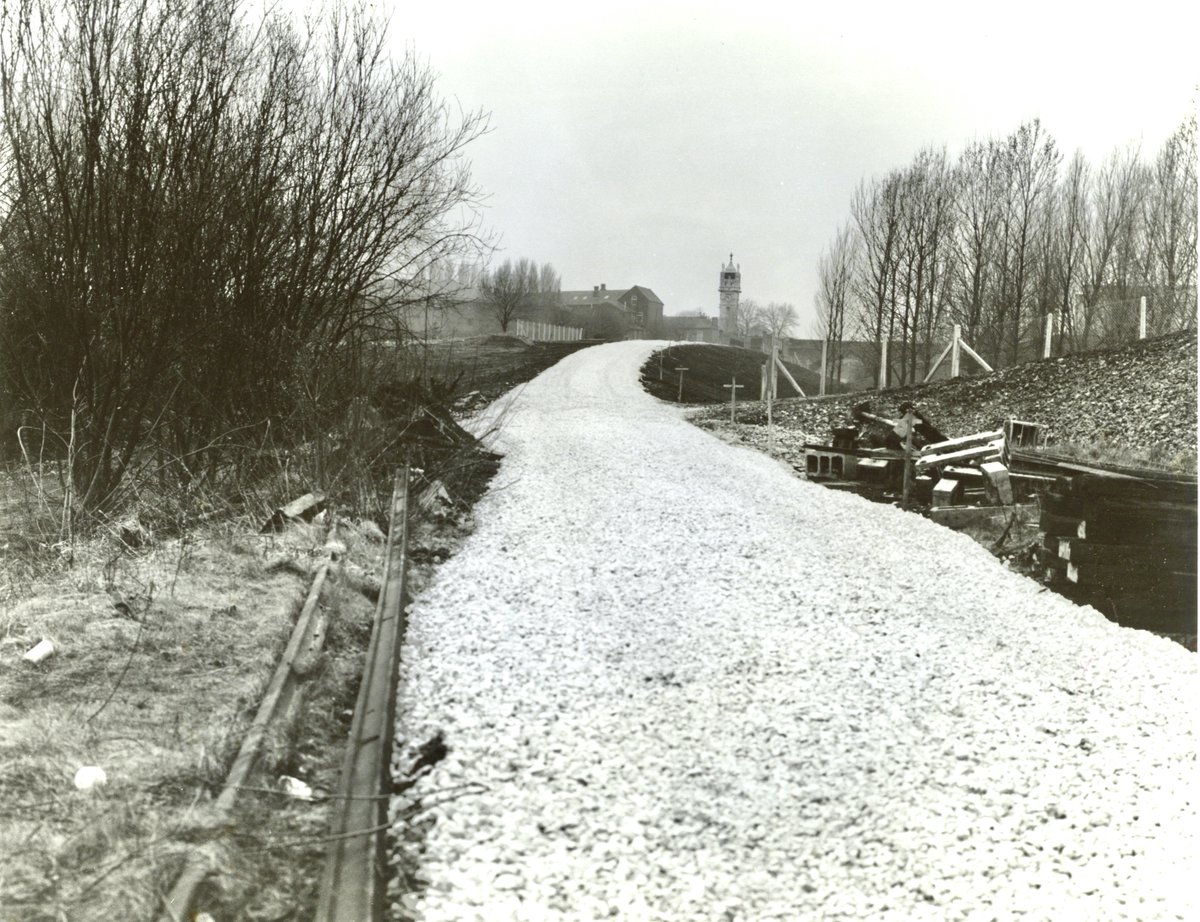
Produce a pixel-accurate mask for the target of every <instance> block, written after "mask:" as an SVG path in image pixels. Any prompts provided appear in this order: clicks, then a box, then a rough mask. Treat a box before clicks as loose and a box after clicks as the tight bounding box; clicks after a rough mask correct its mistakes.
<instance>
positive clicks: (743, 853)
mask: <svg viewBox="0 0 1200 922" xmlns="http://www.w3.org/2000/svg"><path fill="white" fill-rule="evenodd" d="M655 347H656V344H654V343H647V342H636V343H620V344H613V345H608V346H601V347H596V348H592V349H587V350H584V351H582V352H578V353H576V354H574V355H572V356H569V357H568V358H566V359H564V360H563V361H562V362H560V363H559V364H558V365H556V366H554V367H553V368H551V369H550V370H548V371H546V372H545V373H543V374H542V375H541V376H540V377H538V378H537V379H535V380H534V381H533V382H531V383H530V384H528V385H527V386H525V387H524V388H523V389H521V390H519V391H517V392H514V393H512V394H509V395H507V396H506V397H505V398H503V399H502V400H501V401H498V402H497V404H496V405H494V406H493V408H491V411H490V414H489V415H488V416H487V418H486V419H485V420H484V421H483V424H484V425H486V424H487V423H488V422H495V421H496V420H500V421H501V422H502V424H503V425H502V430H501V434H500V438H499V441H498V447H499V449H500V450H502V451H503V452H505V459H504V462H503V465H502V467H501V469H500V472H499V474H498V475H497V477H496V480H495V482H494V485H493V487H492V488H491V490H490V492H489V493H488V495H487V496H486V497H485V498H484V499H483V500H482V501H481V503H480V504H479V506H478V507H477V510H476V517H477V520H478V527H477V529H476V531H475V532H474V534H473V535H472V536H471V537H470V538H469V539H468V540H467V542H466V543H465V545H464V546H463V547H462V549H461V550H460V551H459V553H458V554H457V555H455V556H454V557H453V558H451V559H450V560H449V561H448V562H447V563H446V564H445V565H444V566H443V567H442V568H441V570H440V572H439V574H438V577H437V580H436V582H435V583H434V585H433V586H432V587H431V588H430V589H429V590H428V591H426V592H425V593H424V595H423V596H422V597H420V598H419V599H417V600H416V602H415V603H414V604H413V606H412V608H411V613H410V616H409V634H408V639H407V642H406V646H405V649H404V652H403V665H402V669H403V672H404V674H403V681H402V686H401V697H400V702H399V707H400V711H399V713H400V715H401V717H400V727H399V736H400V738H401V739H407V740H411V741H412V742H413V743H414V744H415V743H419V742H420V741H422V740H424V739H427V738H428V736H429V735H430V734H431V733H433V732H434V731H435V730H441V731H443V733H444V734H445V740H446V742H447V744H448V746H449V750H450V752H449V755H448V757H447V758H446V759H445V760H444V761H442V762H441V763H439V764H438V765H437V766H436V768H435V769H434V770H432V771H431V772H429V773H428V774H426V775H424V776H423V777H422V778H421V779H420V780H419V781H418V782H417V784H416V785H415V786H414V788H413V789H412V790H411V791H410V792H409V793H408V795H407V796H406V798H405V800H404V803H403V804H400V803H398V804H397V805H396V808H397V810H399V809H401V808H403V807H405V806H409V805H411V804H412V803H414V802H416V803H418V804H422V805H424V806H425V807H426V809H425V811H424V812H423V813H422V814H420V816H421V821H420V828H421V829H422V830H423V833H424V841H423V851H422V852H421V853H420V854H416V853H410V854H404V855H398V856H397V859H398V860H400V859H403V860H404V861H406V862H408V863H409V864H412V863H414V862H415V863H417V864H419V865H420V867H421V875H422V876H423V877H424V878H425V879H426V880H427V886H425V887H424V888H423V889H422V891H421V892H420V893H417V894H410V895H408V896H405V897H399V896H397V895H394V899H396V902H397V906H396V908H397V909H398V908H400V907H401V906H402V907H403V912H404V914H406V915H408V916H410V917H417V918H424V919H430V920H439V922H445V920H458V919H480V920H484V919H486V920H497V919H528V920H535V919H564V920H565V919H581V920H590V919H599V918H608V917H610V916H611V917H620V918H623V919H634V920H642V919H645V920H650V919H655V920H658V919H661V920H691V919H696V920H713V919H730V920H732V919H739V920H741V919H744V920H766V919H780V920H783V919H789V920H790V919H806V918H827V919H839V918H844V919H861V918H871V919H888V918H890V919H905V920H908V919H952V918H1011V917H1014V916H1027V917H1030V918H1046V919H1084V918H1086V919H1117V918H1143V919H1158V918H1187V917H1189V916H1191V915H1192V914H1193V912H1194V910H1195V908H1196V907H1195V904H1194V902H1193V899H1192V897H1191V894H1190V890H1191V883H1192V880H1191V877H1190V876H1189V874H1190V872H1191V871H1194V868H1195V864H1194V858H1195V854H1196V853H1195V840H1194V838H1193V832H1192V827H1193V826H1194V825H1195V819H1196V809H1195V803H1194V800H1193V793H1192V791H1191V790H1190V781H1191V780H1192V778H1193V776H1194V766H1195V736H1194V725H1193V718H1192V714H1191V709H1192V702H1195V701H1196V700H1197V690H1198V686H1200V683H1198V682H1197V669H1196V658H1195V656H1194V655H1193V654H1189V653H1188V652H1187V651H1185V650H1183V649H1182V648H1180V647H1179V646H1178V645H1176V644H1173V643H1171V642H1170V641H1167V640H1163V639H1161V638H1158V637H1155V636H1153V635H1150V634H1146V633H1143V632H1138V631H1131V630H1127V629H1123V628H1120V627H1117V626H1116V625H1113V624H1111V623H1110V622H1108V621H1107V620H1105V619H1104V618H1103V617H1102V616H1101V615H1100V614H1098V613H1097V612H1095V611H1093V610H1091V609H1088V608H1079V607H1077V606H1075V605H1073V604H1071V603H1070V602H1068V601H1066V600H1064V599H1062V598H1060V597H1058V596H1056V595H1054V594H1052V593H1049V592H1045V591H1043V590H1042V589H1041V587H1040V586H1038V585H1037V584H1036V583H1034V582H1032V581H1030V580H1028V579H1026V578H1024V577H1022V576H1019V575H1017V574H1014V573H1011V572H1009V571H1007V570H1005V569H1004V568H1003V567H1002V566H1000V565H999V564H998V563H997V562H996V561H995V560H994V559H993V558H992V557H991V556H990V555H989V554H988V553H987V552H986V551H985V550H984V549H982V548H980V547H978V546H977V545H976V544H975V543H973V542H972V541H970V540H969V539H967V538H965V537H963V536H961V535H958V534H956V533H953V532H950V531H947V530H944V529H941V528H939V527H937V526H935V525H933V524H931V523H930V522H928V521H926V520H924V519H922V518H920V517H919V516H916V515H913V514H908V513H904V512H900V511H899V510H897V509H894V508H891V507H887V506H882V505H877V504H872V503H868V502H866V501H863V500H861V499H859V498H857V497H854V496H850V495H846V494H841V493H835V492H832V491H828V490H825V489H822V488H821V487H818V486H815V485H812V484H809V483H806V482H804V481H802V480H800V479H798V478H796V477H795V476H793V475H792V474H791V472H790V471H788V470H787V469H785V468H784V467H783V466H781V465H779V464H778V463H776V462H774V461H772V460H771V459H769V458H767V457H765V456H763V455H760V454H757V453H754V452H751V451H749V450H743V449H739V448H735V447H731V446H728V445H725V444H723V443H721V442H719V441H717V440H716V439H714V438H712V437H711V436H709V435H707V434H706V433H704V432H702V431H700V430H698V429H696V428H694V427H692V426H691V425H689V424H688V423H687V422H686V421H684V419H683V417H682V415H681V412H680V411H679V410H677V409H675V408H672V407H668V406H667V405H665V404H662V403H660V402H659V401H657V400H655V399H654V398H652V397H650V396H649V395H647V394H646V393H645V392H643V391H642V389H641V387H640V386H639V384H638V369H639V368H640V366H641V364H642V362H643V361H644V360H645V358H646V357H647V356H648V355H649V354H650V352H651V351H652V350H653V349H654V348H655ZM404 761H405V759H404V757H402V758H401V759H400V762H401V763H404ZM466 784H472V785H478V786H477V787H472V788H468V789H461V788H456V786H459V785H466ZM445 791H450V793H449V794H444V795H440V794H439V793H438V792H445ZM440 797H447V798H449V799H446V800H445V801H444V802H443V803H441V804H440V805H434V804H435V802H436V801H437V800H439V798H440ZM404 838H405V837H404V836H403V835H402V836H401V839H404ZM415 847H416V846H414V845H412V844H411V842H410V843H409V844H407V845H403V844H402V845H401V846H400V848H401V851H403V850H404V849H407V848H415Z"/></svg>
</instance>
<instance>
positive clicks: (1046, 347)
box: [1042, 312, 1054, 359]
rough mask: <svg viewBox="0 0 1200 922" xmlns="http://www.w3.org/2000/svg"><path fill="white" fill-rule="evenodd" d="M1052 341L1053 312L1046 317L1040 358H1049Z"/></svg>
mask: <svg viewBox="0 0 1200 922" xmlns="http://www.w3.org/2000/svg"><path fill="white" fill-rule="evenodd" d="M1053 339H1054V314H1053V312H1051V313H1049V314H1047V315H1046V339H1045V342H1044V343H1043V345H1042V358H1044V359H1048V358H1050V344H1051V343H1052V342H1053Z"/></svg>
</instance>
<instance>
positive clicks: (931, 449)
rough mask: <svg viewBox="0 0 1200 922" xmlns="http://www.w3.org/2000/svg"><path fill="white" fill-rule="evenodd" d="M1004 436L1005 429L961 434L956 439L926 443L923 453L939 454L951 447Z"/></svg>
mask: <svg viewBox="0 0 1200 922" xmlns="http://www.w3.org/2000/svg"><path fill="white" fill-rule="evenodd" d="M1002 438H1004V430H1003V429H997V430H995V431H994V432H977V433H975V434H974V435H961V436H959V437H958V438H955V439H946V441H944V442H934V443H933V444H932V445H925V446H923V447H922V448H921V454H922V455H932V454H938V453H940V452H943V451H948V450H950V449H954V448H965V447H966V446H968V445H975V444H978V443H980V442H994V441H996V440H997V439H1002Z"/></svg>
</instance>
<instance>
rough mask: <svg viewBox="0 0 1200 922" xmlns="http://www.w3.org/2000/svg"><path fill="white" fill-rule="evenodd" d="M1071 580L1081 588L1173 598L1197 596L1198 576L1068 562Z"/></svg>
mask: <svg viewBox="0 0 1200 922" xmlns="http://www.w3.org/2000/svg"><path fill="white" fill-rule="evenodd" d="M1067 579H1068V580H1070V581H1071V582H1072V583H1077V584H1078V585H1080V586H1096V587H1100V588H1103V589H1110V590H1119V591H1121V592H1134V591H1143V590H1151V591H1156V592H1165V593H1170V594H1172V595H1182V594H1191V595H1195V594H1196V574H1195V573H1180V572H1177V571H1175V570H1164V569H1156V568H1153V567H1127V566H1111V565H1105V564H1097V563H1074V562H1072V561H1067Z"/></svg>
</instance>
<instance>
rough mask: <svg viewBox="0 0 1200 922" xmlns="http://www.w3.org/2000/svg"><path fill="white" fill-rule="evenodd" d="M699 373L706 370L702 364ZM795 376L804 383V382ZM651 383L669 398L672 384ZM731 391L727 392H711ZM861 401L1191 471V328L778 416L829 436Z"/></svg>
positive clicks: (796, 406)
mask: <svg viewBox="0 0 1200 922" xmlns="http://www.w3.org/2000/svg"><path fill="white" fill-rule="evenodd" d="M709 348H719V347H709ZM693 355H694V356H695V357H694V358H693V357H692V356H693ZM688 357H689V359H690V360H691V364H692V365H693V366H695V365H699V364H700V363H701V361H703V360H704V359H705V358H707V356H702V355H701V354H700V353H689V355H688ZM654 362H656V359H652V360H651V364H653V363H654ZM647 367H649V365H648V366H647ZM697 373H698V374H703V372H702V371H701V370H700V369H697ZM688 374H689V375H691V374H692V372H691V371H689V372H688ZM753 384H754V386H755V393H753V394H748V396H752V397H757V392H756V391H757V385H758V379H757V377H755V378H754V380H753ZM800 384H801V386H802V387H804V388H806V389H807V388H808V386H809V385H808V383H806V381H803V380H801V381H800ZM813 386H814V389H815V381H814V382H813ZM648 389H650V390H651V393H656V394H657V395H658V396H660V397H664V398H665V399H669V400H674V397H675V394H674V392H671V393H669V394H668V393H666V392H665V391H663V390H662V389H652V388H648ZM740 393H742V394H747V392H746V391H742V392H740ZM727 396H728V391H724V392H723V395H722V396H720V397H716V398H715V399H717V400H724V399H725V398H726V397H727ZM866 400H869V401H870V402H871V404H872V407H873V409H874V410H875V412H877V413H880V414H882V415H893V414H895V413H896V410H897V408H898V406H899V405H900V404H901V403H902V402H904V401H907V400H911V401H912V402H913V403H915V404H916V405H917V406H918V407H919V408H920V409H921V410H922V412H923V413H924V414H925V415H926V416H927V417H928V418H929V419H930V420H931V421H932V422H933V423H934V424H935V425H936V426H937V427H938V428H939V429H941V430H942V431H943V432H945V433H946V434H947V435H950V436H956V435H967V434H970V433H972V432H980V431H983V430H986V429H994V428H999V426H1000V425H1001V424H1002V423H1003V421H1004V420H1005V419H1008V418H1010V417H1011V418H1015V419H1021V420H1028V421H1031V422H1039V423H1042V424H1043V426H1045V432H1046V434H1047V435H1048V436H1049V437H1050V438H1051V439H1053V440H1054V441H1055V442H1056V443H1058V444H1077V445H1097V444H1099V445H1103V446H1109V447H1111V448H1112V449H1114V450H1117V451H1128V452H1130V453H1132V454H1134V455H1136V456H1138V458H1139V459H1140V460H1143V461H1148V462H1150V463H1155V464H1164V465H1170V466H1182V467H1185V468H1190V469H1194V468H1195V464H1196V407H1197V403H1196V334H1195V333H1179V334H1173V335H1171V336H1164V337H1160V338H1158V339H1153V340H1147V341H1145V342H1141V343H1135V344H1133V345H1129V346H1124V347H1121V348H1118V349H1112V350H1107V351H1103V352H1088V353H1083V354H1080V355H1071V356H1064V357H1062V358H1056V359H1046V360H1044V361H1040V362H1031V363H1028V364H1025V365H1017V366H1014V367H1012V368H1006V369H1004V370H1003V371H999V372H996V373H994V374H990V375H986V376H982V377H971V378H958V379H956V380H953V381H941V382H936V383H933V384H927V385H917V386H910V387H902V388H891V389H888V390H886V391H863V392H859V393H857V394H845V395H838V396H834V397H823V398H809V399H794V400H786V401H781V402H780V403H779V404H777V406H776V409H775V420H776V421H777V422H778V423H779V424H780V425H781V426H782V427H783V428H784V429H791V430H798V431H800V432H802V433H803V435H804V438H805V439H806V440H809V441H815V442H826V441H828V440H829V439H830V438H831V436H832V432H831V428H832V426H834V425H838V424H841V423H842V421H843V420H845V419H846V418H847V416H848V414H849V411H850V409H851V407H853V406H854V405H855V404H858V403H861V402H863V401H866ZM685 402H686V400H685ZM760 406H761V405H758V404H757V403H756V404H754V405H748V406H747V407H746V408H745V410H744V411H740V412H739V420H738V421H739V422H742V423H754V422H765V418H764V417H765V413H764V412H763V411H762V410H761V408H760ZM722 413H723V411H722V410H718V409H714V410H712V411H708V412H702V413H700V414H699V415H698V417H697V418H698V420H700V421H703V420H705V419H710V420H713V421H718V420H719V419H720V418H721V416H722Z"/></svg>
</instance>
